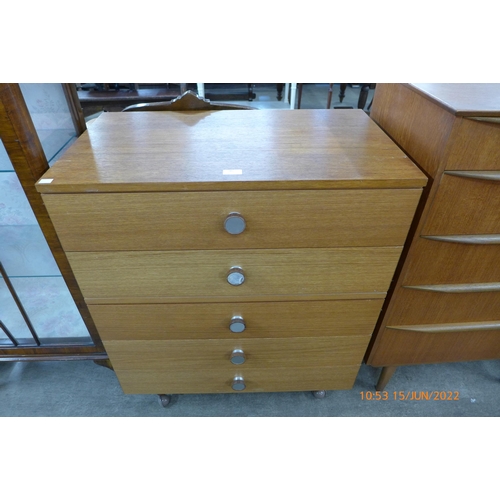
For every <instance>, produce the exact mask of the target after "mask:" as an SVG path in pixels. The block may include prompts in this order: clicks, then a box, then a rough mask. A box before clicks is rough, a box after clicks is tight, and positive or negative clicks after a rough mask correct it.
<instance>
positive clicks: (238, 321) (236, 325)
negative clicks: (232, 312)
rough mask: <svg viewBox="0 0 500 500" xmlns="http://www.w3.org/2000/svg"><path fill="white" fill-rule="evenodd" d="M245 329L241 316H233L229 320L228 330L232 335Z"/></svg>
mask: <svg viewBox="0 0 500 500" xmlns="http://www.w3.org/2000/svg"><path fill="white" fill-rule="evenodd" d="M245 328H246V325H245V320H244V319H243V318H242V317H241V316H233V317H232V318H231V323H229V329H230V330H231V331H232V332H233V333H241V332H244V331H245Z"/></svg>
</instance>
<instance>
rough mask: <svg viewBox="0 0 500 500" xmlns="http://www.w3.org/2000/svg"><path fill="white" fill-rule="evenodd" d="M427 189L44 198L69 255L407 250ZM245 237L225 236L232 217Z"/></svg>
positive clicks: (97, 195)
mask: <svg viewBox="0 0 500 500" xmlns="http://www.w3.org/2000/svg"><path fill="white" fill-rule="evenodd" d="M420 195H421V190H420V189H380V190H379V189H374V190H365V189H362V190H331V191H293V192H290V191H262V192H259V191H256V192H255V191H244V192H205V193H107V194H89V195H81V194H68V195H43V199H44V203H45V205H46V206H47V209H48V210H49V213H50V216H51V219H52V221H53V222H54V224H55V226H56V227H57V232H58V234H59V238H60V239H61V241H62V244H63V246H64V249H65V250H66V251H102V250H193V249H225V248H291V247H299V248H300V247H303V248H307V247H336V246H341V247H344V246H392V245H403V243H404V241H405V238H406V235H407V233H408V228H409V226H410V223H411V220H412V217H413V214H414V212H415V207H416V205H417V203H418V199H419V197H420ZM234 212H237V213H239V214H241V216H242V217H243V218H244V219H245V222H246V228H245V230H244V231H243V233H241V234H238V235H232V234H229V233H227V232H226V230H225V229H224V221H225V219H226V217H227V216H228V215H229V214H230V213H234Z"/></svg>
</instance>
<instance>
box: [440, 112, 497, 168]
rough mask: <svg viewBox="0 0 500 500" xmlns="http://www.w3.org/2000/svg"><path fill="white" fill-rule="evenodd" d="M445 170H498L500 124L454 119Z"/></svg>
mask: <svg viewBox="0 0 500 500" xmlns="http://www.w3.org/2000/svg"><path fill="white" fill-rule="evenodd" d="M456 121H457V125H456V127H455V128H454V131H453V132H454V133H453V137H452V139H453V143H452V145H453V147H450V148H449V153H448V155H447V158H446V162H445V164H444V167H445V168H446V169H447V170H500V148H499V147H498V144H499V143H500V123H489V122H478V121H475V120H468V119H466V118H461V119H456Z"/></svg>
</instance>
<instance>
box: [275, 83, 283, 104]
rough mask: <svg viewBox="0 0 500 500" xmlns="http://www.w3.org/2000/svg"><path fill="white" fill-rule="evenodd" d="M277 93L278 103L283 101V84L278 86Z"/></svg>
mask: <svg viewBox="0 0 500 500" xmlns="http://www.w3.org/2000/svg"><path fill="white" fill-rule="evenodd" d="M276 92H277V95H276V99H278V101H281V99H283V84H282V83H277V84H276Z"/></svg>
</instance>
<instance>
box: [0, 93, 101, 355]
mask: <svg viewBox="0 0 500 500" xmlns="http://www.w3.org/2000/svg"><path fill="white" fill-rule="evenodd" d="M57 86H59V90H60V92H59V90H58V89H57ZM21 88H22V91H23V95H24V96H25V98H26V102H27V104H28V109H29V110H30V113H31V114H32V118H33V121H34V124H35V127H36V129H37V132H38V133H39V134H40V139H41V142H42V147H43V149H44V152H45V154H46V157H47V160H48V161H49V162H50V161H53V159H54V158H55V157H56V156H57V154H58V153H60V152H61V150H62V149H64V148H65V147H66V146H67V145H68V144H69V143H71V142H72V140H73V139H74V138H75V137H76V132H75V127H74V125H73V122H72V118H71V115H70V114H69V110H68V105H67V102H66V99H65V97H64V93H62V88H61V85H60V84H27V85H21ZM61 93H62V94H61ZM61 97H62V99H63V100H61ZM65 103H66V104H65ZM0 271H1V272H0V346H4V347H8V346H12V345H14V346H16V345H18V346H23V345H24V346H29V345H42V346H43V345H58V344H62V345H67V344H74V343H78V344H82V343H83V344H87V343H89V344H90V343H92V342H91V338H90V335H89V333H88V330H87V328H86V326H85V324H84V322H83V320H82V318H81V315H80V313H79V311H78V309H77V307H76V305H75V303H74V301H73V298H72V297H71V294H70V292H69V290H68V288H67V286H66V283H65V281H64V279H63V278H62V276H61V273H60V271H59V268H58V266H57V264H56V262H55V260H54V258H53V256H52V253H51V251H50V249H49V247H48V245H47V242H46V240H45V238H44V236H43V234H42V231H41V229H40V227H39V225H38V222H37V220H36V218H35V215H34V213H33V211H32V209H31V206H30V204H29V202H28V199H27V197H26V194H25V192H24V190H23V188H22V186H21V184H20V182H19V179H18V177H17V174H16V172H15V171H14V168H13V167H12V163H11V161H10V158H9V156H8V154H7V152H6V151H5V147H4V145H3V143H2V142H1V140H0Z"/></svg>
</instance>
